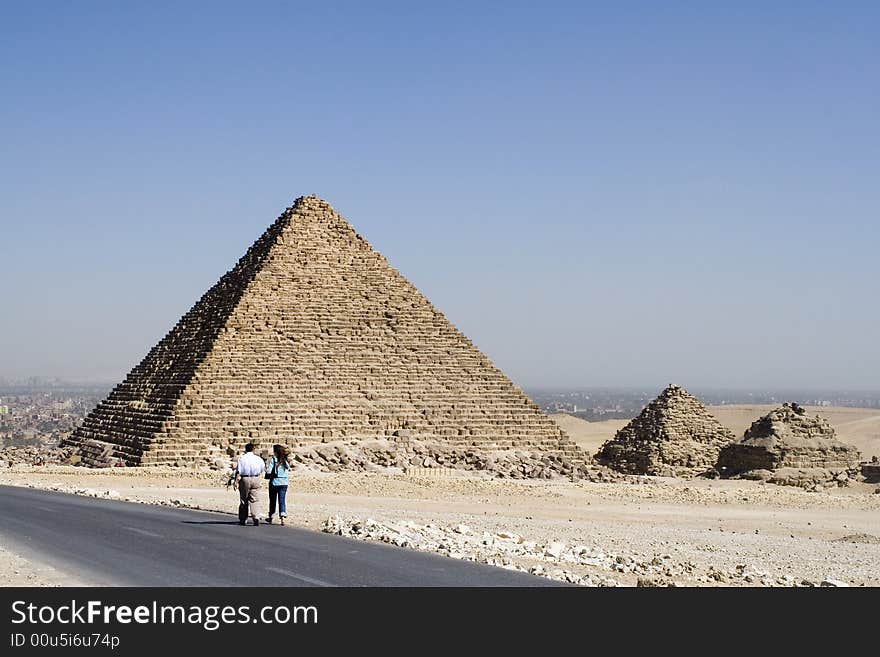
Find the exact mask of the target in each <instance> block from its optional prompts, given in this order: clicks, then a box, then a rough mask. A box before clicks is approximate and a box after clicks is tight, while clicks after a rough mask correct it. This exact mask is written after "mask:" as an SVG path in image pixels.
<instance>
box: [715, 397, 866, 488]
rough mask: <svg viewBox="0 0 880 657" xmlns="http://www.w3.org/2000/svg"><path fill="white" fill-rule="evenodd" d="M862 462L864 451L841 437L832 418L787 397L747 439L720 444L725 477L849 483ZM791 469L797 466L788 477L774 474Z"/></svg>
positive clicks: (720, 464)
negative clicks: (725, 444) (790, 401)
mask: <svg viewBox="0 0 880 657" xmlns="http://www.w3.org/2000/svg"><path fill="white" fill-rule="evenodd" d="M858 465H859V451H858V450H857V449H856V448H855V447H853V446H852V445H847V444H846V443H842V442H841V441H839V440H838V439H837V436H836V434H835V432H834V428H833V427H832V426H831V425H830V424H829V423H828V421H827V420H825V419H824V418H822V417H820V416H819V415H814V416H811V415H808V414H807V411H806V409H804V408H803V407H801V406H800V405H798V404H795V403H786V404H783V405H782V406H780V407H779V408H776V409H774V410H772V411H770V412H769V413H767V415H765V416H763V417H761V418H759V419H758V420H755V421H754V422H752V425H751V426H750V427H749V428H748V429H747V430H746V432H745V434H744V435H743V438H742V440H740V441H738V442H735V443H733V444H731V445H728V446H727V447H725V448H724V449H723V450H721V452H720V454H719V455H718V467H717V469H718V471H719V472H720V473H721V475H722V476H723V477H732V476H749V477H751V478H763V479H768V478H769V479H771V480H773V481H775V483H791V484H796V485H801V484H805V485H806V484H818V483H822V482H824V481H828V480H832V479H836V480H837V481H838V482H839V483H844V482H846V481H847V480H848V479H849V478H850V477H851V476H853V475H855V474H857V472H858ZM791 470H794V471H796V472H791V473H790V476H788V477H782V478H780V477H779V476H778V475H776V476H774V477H771V476H770V475H771V473H779V472H781V471H791ZM750 473H751V474H750ZM761 475H766V476H761ZM789 480H790V481H789Z"/></svg>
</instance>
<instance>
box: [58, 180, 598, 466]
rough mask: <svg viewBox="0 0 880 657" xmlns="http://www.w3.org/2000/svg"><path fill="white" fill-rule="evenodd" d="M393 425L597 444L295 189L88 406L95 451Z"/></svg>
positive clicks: (145, 454)
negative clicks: (228, 265)
mask: <svg viewBox="0 0 880 657" xmlns="http://www.w3.org/2000/svg"><path fill="white" fill-rule="evenodd" d="M391 436H394V437H395V440H405V439H407V438H408V437H412V438H413V439H430V440H437V441H442V442H443V443H444V444H453V445H463V446H481V445H482V446H487V447H490V448H492V449H499V450H504V449H512V448H514V447H516V448H518V449H521V448H526V449H532V450H539V451H543V452H553V453H556V454H557V455H558V456H565V457H566V458H569V459H571V460H573V461H575V462H581V463H582V462H583V461H584V459H585V458H588V457H586V455H585V454H583V453H582V452H581V451H580V450H579V449H578V448H577V447H576V446H575V444H574V443H573V442H572V441H571V440H569V439H568V437H567V436H566V435H565V434H564V433H563V432H562V431H561V430H560V429H559V428H558V427H557V426H556V425H555V423H554V422H553V421H552V420H551V419H550V418H548V417H547V416H546V415H544V413H542V412H541V410H540V409H539V408H538V407H537V406H536V405H535V404H534V403H533V402H532V401H531V400H530V399H529V398H528V397H526V395H525V394H524V393H523V392H522V391H521V390H520V389H519V388H517V387H515V386H514V385H513V384H512V383H511V382H510V380H508V379H507V377H505V376H504V375H503V374H502V373H501V372H500V371H499V370H498V369H497V368H496V367H495V366H494V365H492V363H491V362H490V361H489V359H488V358H486V356H484V355H483V354H482V353H480V351H478V350H477V349H476V348H475V347H474V345H473V344H472V343H471V342H470V341H469V340H468V339H467V338H466V337H465V336H464V335H462V334H461V333H460V332H459V331H458V330H457V329H456V328H455V327H454V326H453V325H452V324H451V323H450V322H449V321H448V320H447V319H446V318H445V317H444V316H443V315H442V314H441V313H440V312H439V311H438V310H436V309H435V308H434V307H433V306H432V305H431V304H430V303H429V302H428V300H427V299H426V298H425V297H424V296H422V295H421V294H420V293H419V291H418V290H417V289H416V288H415V287H414V286H413V285H412V284H411V283H409V282H408V281H407V280H406V279H405V278H403V276H401V275H400V274H399V273H398V272H397V271H396V270H394V269H393V268H392V267H391V266H390V265H389V264H388V262H387V261H386V260H385V258H383V257H382V256H381V255H380V254H379V253H377V252H376V251H374V250H373V248H372V247H371V246H370V245H369V244H368V243H367V241H366V240H364V239H363V238H362V237H361V236H360V235H358V234H357V233H356V232H355V231H354V229H353V228H352V227H351V226H350V225H349V224H348V222H346V221H345V219H343V218H342V217H341V216H340V215H339V214H337V213H336V212H335V211H334V210H333V208H332V207H330V205H329V204H328V203H326V202H325V201H322V200H320V199H318V198H316V197H314V196H309V197H302V198H299V199H297V201H296V202H295V203H294V205H293V206H292V207H290V208H288V209H287V210H286V211H285V212H284V213H283V214H282V215H281V216H280V217H279V218H278V220H277V221H275V223H274V224H272V225H271V226H270V227H269V228H268V229H267V230H266V232H265V233H264V234H263V235H262V237H260V238H259V239H258V240H257V241H256V242H255V243H254V244H253V245H252V246H251V248H250V249H248V251H247V253H245V255H244V256H243V257H242V258H241V260H239V261H238V264H236V266H235V267H234V268H233V269H232V270H231V271H230V272H228V273H227V274H226V275H225V276H223V277H222V278H221V279H220V280H219V281H218V282H217V283H216V284H215V285H214V286H213V287H212V288H211V289H210V290H208V291H207V292H206V293H205V294H204V296H202V298H201V299H200V300H199V301H198V302H197V303H196V304H195V305H194V306H193V307H192V309H190V311H189V312H187V313H186V314H185V315H184V316H183V317H182V318H181V319H180V321H179V322H178V323H177V324H176V325H175V326H174V328H172V329H171V331H170V332H169V333H168V334H167V335H166V336H165V338H164V339H162V340H161V341H160V342H159V343H158V344H157V345H156V346H155V347H153V349H152V350H150V352H149V353H148V354H147V355H146V357H145V358H144V359H143V361H141V363H140V364H139V365H137V367H135V368H134V369H133V370H131V372H129V374H128V376H127V377H126V379H125V380H124V381H123V382H122V383H120V384H119V385H117V386H116V387H115V388H114V389H113V391H112V392H111V393H110V394H109V396H108V397H107V398H106V399H105V400H103V401H102V402H101V403H100V404H99V405H98V406H97V407H96V408H95V409H94V410H93V411H92V413H90V414H89V415H88V417H86V418H85V420H84V421H83V423H82V425H81V426H80V427H79V428H77V429H76V431H75V432H74V433H73V434H72V435H71V437H70V438H69V439H68V440H67V441H66V444H68V445H73V446H75V447H76V448H77V451H78V454H79V456H80V458H81V459H82V461H83V462H84V463H85V464H87V465H99V466H100V465H111V464H122V463H123V462H124V463H125V464H127V465H140V464H175V463H177V464H182V463H190V462H192V461H193V460H196V461H200V462H207V461H210V460H211V459H216V458H224V457H226V456H227V454H230V453H233V452H234V451H236V450H239V449H241V447H242V445H244V443H246V442H248V441H255V442H257V443H258V444H260V445H261V446H265V445H267V444H270V443H272V442H282V443H285V444H288V445H297V444H308V443H314V442H322V441H324V440H340V439H343V440H357V439H367V438H377V437H378V438H382V437H391Z"/></svg>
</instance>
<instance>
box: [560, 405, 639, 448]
mask: <svg viewBox="0 0 880 657" xmlns="http://www.w3.org/2000/svg"><path fill="white" fill-rule="evenodd" d="M550 417H551V418H553V419H554V420H555V421H556V424H558V425H559V427H560V428H561V429H562V430H563V431H564V432H565V433H567V434H568V436H569V438H571V439H572V440H573V441H574V442H575V443H577V445H578V447H580V448H581V449H582V450H584V451H585V452H588V453H589V454H595V453H596V452H597V451H598V450H599V448H600V447H601V446H602V443H604V442H605V441H606V440H608V439H609V438H611V437H613V436H614V434H615V433H617V431H618V430H619V429H622V428H623V427H624V426H625V425H626V423H627V422H629V420H603V421H601V422H587V421H586V420H582V419H580V418H579V417H574V416H573V415H567V414H565V413H557V414H555V415H551V416H550Z"/></svg>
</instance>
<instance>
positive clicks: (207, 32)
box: [0, 1, 880, 390]
mask: <svg viewBox="0 0 880 657" xmlns="http://www.w3.org/2000/svg"><path fill="white" fill-rule="evenodd" d="M699 4H704V5H705V6H703V7H699V6H697V5H699ZM725 4H727V5H728V6H727V7H722V6H720V5H721V3H692V2H667V3H653V2H614V3H611V2H608V3H586V2H584V3H580V2H578V3H553V2H547V3H514V2H505V3H430V4H429V3H369V6H367V5H368V3H348V4H344V3H254V4H251V3H221V2H211V3H197V2H186V3H161V2H150V3H142V4H141V3H134V2H131V3H111V2H85V1H83V2H64V3H62V2H33V3H25V2H19V3H13V2H3V3H0V58H2V62H3V64H2V67H0V94H2V102H0V138H2V148H0V230H2V233H0V234H2V238H0V239H2V258H0V280H2V299H0V345H2V351H0V376H9V377H15V376H27V375H50V376H62V377H68V378H77V379H103V380H114V379H118V378H120V377H122V376H123V375H124V374H125V372H126V371H127V370H128V369H130V368H131V367H132V366H133V365H135V364H136V363H137V362H138V361H139V360H140V359H141V358H142V356H143V355H144V354H145V353H146V351H147V350H148V349H149V347H150V346H151V345H152V344H153V343H154V342H155V341H157V340H158V339H159V338H160V337H161V336H163V335H164V334H165V332H166V331H167V330H168V329H169V328H170V327H171V326H172V325H173V324H174V323H175V322H176V320H177V318H178V317H179V316H180V315H181V314H182V313H183V312H185V311H186V310H187V309H188V308H189V307H190V305H191V304H192V303H193V302H194V301H195V300H196V299H197V298H198V297H199V296H200V295H201V294H202V293H203V292H204V291H205V290H206V289H207V288H208V287H209V286H210V285H211V284H212V283H213V282H214V281H215V280H216V279H217V278H219V276H220V275H222V274H223V273H224V272H225V271H226V270H227V269H228V268H229V267H231V266H232V264H233V263H234V262H235V260H236V259H237V258H238V257H240V255H241V254H242V253H243V252H244V251H245V250H246V248H247V247H248V246H249V245H250V243H251V242H253V241H254V240H255V239H256V238H257V237H258V236H259V235H260V233H261V232H262V231H263V230H264V229H265V228H266V227H267V226H268V225H269V224H270V223H271V222H272V221H273V220H274V219H275V217H276V216H277V215H278V214H279V213H280V211H281V210H282V209H283V208H284V207H286V206H287V205H289V204H290V203H291V202H292V200H293V199H294V198H296V197H297V196H300V195H302V194H309V193H316V194H318V195H319V196H321V197H323V198H326V199H327V200H329V201H330V202H331V203H332V204H333V205H334V206H335V207H336V208H337V210H339V211H340V212H341V213H342V214H343V215H344V216H346V217H347V218H348V219H349V220H350V221H351V222H352V224H353V225H354V226H355V227H356V228H357V229H358V231H359V232H361V233H362V234H363V235H364V236H365V237H366V238H367V239H368V240H369V241H370V242H371V243H372V244H373V245H374V246H375V247H376V248H377V249H379V250H380V251H381V252H382V253H383V254H384V255H386V256H387V257H388V259H389V260H390V261H391V263H392V264H393V265H394V266H395V267H397V268H398V269H399V270H400V271H401V272H402V273H403V274H404V275H405V276H407V277H408V278H409V279H410V280H412V281H413V282H414V283H415V284H416V285H417V286H418V287H419V288H420V289H421V290H422V291H423V292H424V293H425V294H426V295H427V296H428V297H429V298H430V299H431V300H432V301H433V302H434V303H435V304H436V305H437V306H438V307H439V308H440V309H441V310H443V311H444V312H445V313H446V314H447V316H448V317H449V318H450V319H451V320H453V321H454V322H455V323H456V324H457V325H458V326H459V327H460V328H461V329H462V330H463V331H464V332H465V333H466V334H467V335H469V336H470V337H471V338H472V339H473V340H474V341H475V343H476V344H477V345H478V346H479V347H480V348H481V349H482V350H483V351H485V352H486V353H487V354H488V355H489V356H490V357H491V358H492V359H493V360H494V361H495V362H496V363H497V364H498V365H499V366H500V367H501V368H502V369H503V370H504V371H505V372H507V373H508V374H509V375H510V376H511V377H512V378H513V379H514V380H515V381H516V382H517V383H519V384H521V385H524V386H591V385H609V386H660V385H663V384H665V383H667V382H669V381H676V382H678V383H681V384H682V385H686V386H694V387H715V388H724V387H732V388H742V387H745V388H771V387H791V386H798V387H805V388H833V387H839V388H851V389H852V388H854V389H858V388H861V389H872V390H876V389H880V376H878V372H880V345H878V339H877V335H878V332H880V331H878V326H880V304H878V303H877V287H878V285H877V282H878V280H880V258H878V257H877V251H878V244H880V212H878V210H880V184H878V180H877V178H878V173H880V131H878V124H877V117H878V116H880V84H878V81H880V46H878V40H877V39H876V35H877V34H878V32H880V5H877V4H876V3H868V2H864V3H858V2H849V3H848V2H840V3H820V2H769V3H768V2H738V3H725ZM178 5H183V6H178Z"/></svg>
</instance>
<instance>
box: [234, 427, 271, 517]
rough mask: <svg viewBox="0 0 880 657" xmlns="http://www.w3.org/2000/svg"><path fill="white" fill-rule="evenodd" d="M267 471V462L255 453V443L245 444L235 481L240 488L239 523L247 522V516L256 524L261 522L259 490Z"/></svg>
mask: <svg viewBox="0 0 880 657" xmlns="http://www.w3.org/2000/svg"><path fill="white" fill-rule="evenodd" d="M264 472H266V464H265V463H264V462H263V459H261V458H260V457H259V456H257V455H256V454H254V444H253V443H248V444H247V445H245V446H244V454H242V455H241V456H240V457H239V459H238V465H236V466H235V481H234V482H233V484H232V486H233V488H236V489H238V497H239V500H240V501H239V503H238V524H239V525H243V524H245V522H247V517H248V515H249V513H248V512H250V516H251V517H252V518H253V519H254V525H259V524H260V519H259V517H258V516H257V491H258V490H259V489H260V484H261V482H262V480H263V473H264Z"/></svg>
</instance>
